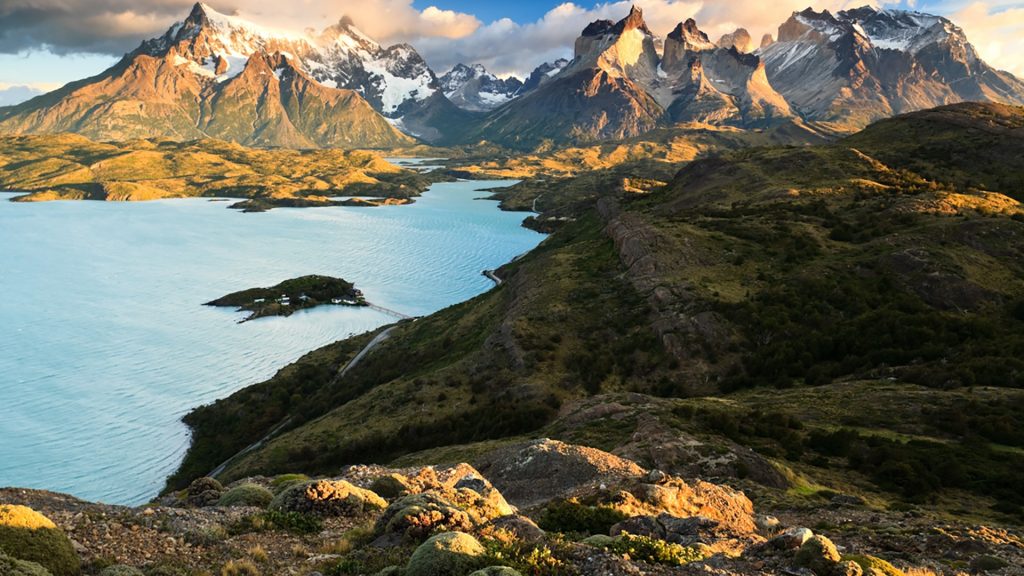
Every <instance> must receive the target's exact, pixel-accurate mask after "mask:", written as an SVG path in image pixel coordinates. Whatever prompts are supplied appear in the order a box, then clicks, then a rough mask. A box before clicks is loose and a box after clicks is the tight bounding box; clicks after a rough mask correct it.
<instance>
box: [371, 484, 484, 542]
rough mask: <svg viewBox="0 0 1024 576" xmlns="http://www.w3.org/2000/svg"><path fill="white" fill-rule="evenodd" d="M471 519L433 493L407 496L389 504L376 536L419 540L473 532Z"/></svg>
mask: <svg viewBox="0 0 1024 576" xmlns="http://www.w3.org/2000/svg"><path fill="white" fill-rule="evenodd" d="M473 527H474V523H473V521H472V519H471V518H470V515H469V514H468V513H467V512H466V511H465V510H463V509H462V508H461V507H459V506H458V505H457V504H455V503H454V502H452V501H450V500H448V499H446V498H444V497H442V496H441V495H439V494H436V493H432V492H424V493H420V494H410V495H408V496H403V497H401V498H399V499H398V500H395V501H394V502H392V503H391V505H390V506H388V507H387V509H386V510H385V511H384V514H382V515H381V516H380V517H379V518H378V519H377V523H376V525H375V531H376V533H377V534H378V535H382V536H384V535H402V536H405V537H407V538H410V539H412V540H422V539H424V538H426V537H428V536H430V535H431V534H435V533H438V532H451V531H455V530H472V529H473Z"/></svg>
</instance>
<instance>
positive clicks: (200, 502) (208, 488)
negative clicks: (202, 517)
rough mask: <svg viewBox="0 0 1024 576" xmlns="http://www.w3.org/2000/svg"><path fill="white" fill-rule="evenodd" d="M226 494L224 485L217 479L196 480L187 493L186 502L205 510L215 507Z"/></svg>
mask: <svg viewBox="0 0 1024 576" xmlns="http://www.w3.org/2000/svg"><path fill="white" fill-rule="evenodd" d="M222 494H224V485H223V484H221V483H220V481H218V480H217V479H216V478H208V477H203V478H196V479H195V480H193V481H192V483H191V484H189V486H188V490H186V491H185V501H186V502H187V503H188V505H189V506H195V507H196V508H203V507H205V506H213V505H214V504H216V503H217V501H218V500H220V497H221V495H222Z"/></svg>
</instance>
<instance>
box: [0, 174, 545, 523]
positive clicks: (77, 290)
mask: <svg viewBox="0 0 1024 576" xmlns="http://www.w3.org/2000/svg"><path fill="white" fill-rule="evenodd" d="M507 184H509V182H507V181H505V182H455V183H444V184H437V185H435V186H434V187H432V188H431V190H429V191H428V192H427V193H425V194H424V195H423V197H421V198H419V199H417V201H416V203H414V204H412V205H409V206H386V207H379V208H343V207H332V208H304V209H276V210H272V211H270V212H266V213H259V214H243V213H240V212H238V211H236V210H231V209H228V208H227V206H228V204H227V203H225V202H212V201H210V200H208V199H187V200H166V201H156V202H140V203H104V202H47V203H38V204H36V203H14V202H8V201H7V200H8V199H9V198H10V197H11V196H12V195H11V194H0V486H19V487H26V488H40V489H47V490H54V491H58V492H67V493H71V494H73V495H75V496H78V497H81V498H85V499H90V500H99V501H103V502H107V503H116V504H140V503H143V502H145V501H148V500H149V499H150V498H152V497H153V496H155V495H156V494H157V492H158V491H159V490H160V489H161V488H162V487H163V483H164V479H165V478H166V477H167V475H168V474H170V473H171V472H173V471H174V469H175V468H176V467H177V465H178V464H179V463H180V461H181V458H182V456H183V455H184V452H185V450H186V449H187V447H188V443H189V434H188V430H187V429H186V427H185V426H184V425H183V424H182V423H181V422H180V419H181V417H182V416H183V415H184V414H185V413H187V412H188V411H189V410H190V409H192V408H194V407H196V406H199V405H202V404H207V403H209V402H212V401H214V400H216V399H218V398H223V397H225V396H227V395H229V394H231V393H232V392H234V391H236V390H238V389H240V388H242V387H245V386H247V385H249V384H253V383H256V382H259V381H262V380H265V379H267V378H269V377H270V376H272V375H273V374H274V373H275V372H276V371H277V370H278V369H280V368H281V367H283V366H285V365H286V364H288V363H289V362H291V361H293V360H295V359H297V358H298V357H299V356H301V355H302V354H303V353H305V352H308V351H310V350H313V349H315V348H318V347H320V346H322V345H325V344H328V343H330V342H333V341H336V340H339V339H341V338H344V337H346V336H349V335H352V334H357V333H362V332H365V331H367V330H371V329H373V328H376V327H378V326H381V325H384V324H389V323H391V322H393V321H394V319H393V318H391V317H389V316H386V315H384V314H381V313H379V312H374V311H372V310H369V309H365V308H346V307H338V306H332V307H323V308H318V309H314V310H309V311H305V312H300V313H297V314H295V315H293V316H291V317H288V318H265V319H260V320H256V321H253V322H247V323H244V324H238V323H237V321H238V320H240V319H241V318H243V317H244V315H243V314H242V313H237V312H234V311H232V310H230V309H221V308H210V307H206V306H202V303H203V302H207V301H209V300H212V299H214V298H217V297H220V296H223V295H225V294H228V293H230V292H234V291H237V290H242V289H245V288H252V287H256V286H271V285H274V284H276V283H278V282H280V281H282V280H286V279H288V278H293V277H296V276H302V275H306V274H325V275H330V276H337V277H341V278H345V279H346V280H349V281H352V282H354V283H355V284H356V286H357V287H358V288H360V289H361V290H363V292H364V293H365V294H366V297H367V299H368V300H370V301H371V302H373V303H375V304H378V305H381V306H384V307H387V308H391V309H394V310H398V311H400V312H402V313H405V314H409V315H413V316H419V315H424V314H429V313H431V312H434V311H436V310H439V309H441V308H444V307H446V306H450V305H452V304H455V303H458V302H462V301H464V300H467V299H469V298H471V297H473V296H475V295H477V294H480V293H482V292H484V291H486V290H489V289H491V288H492V287H493V284H492V283H491V282H490V281H489V280H488V279H487V278H485V277H484V276H483V275H481V271H482V270H485V269H492V268H496V267H498V266H500V265H501V264H503V263H506V262H508V261H510V260H512V259H513V258H514V257H516V256H518V255H520V254H522V253H524V252H527V251H529V250H530V249H532V248H533V247H534V246H536V245H537V244H538V243H539V242H540V241H541V240H542V239H543V236H542V235H540V234H537V233H535V232H532V231H530V230H527V229H525V228H522V227H521V226H520V224H521V222H522V220H523V218H524V216H525V215H524V214H522V213H511V212H502V211H500V210H498V208H497V203H496V202H493V201H484V200H479V198H480V197H482V196H486V195H487V193H485V192H480V191H479V190H480V189H483V188H489V187H495V186H499V185H507Z"/></svg>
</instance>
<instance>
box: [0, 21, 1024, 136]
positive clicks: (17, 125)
mask: <svg viewBox="0 0 1024 576" xmlns="http://www.w3.org/2000/svg"><path fill="white" fill-rule="evenodd" d="M960 101H983V102H1002V103H1010V104H1019V103H1024V82H1021V81H1020V80H1019V79H1017V78H1015V77H1014V76H1012V75H1011V74H1009V73H1007V72H1002V71H999V70H996V69H994V68H992V67H991V66H989V65H987V64H986V63H985V62H984V61H982V60H981V59H980V58H979V56H978V54H977V52H976V50H975V49H974V47H973V46H972V45H971V44H970V43H969V42H968V41H967V38H966V36H965V34H964V32H963V30H962V29H960V28H959V27H957V26H956V25H955V24H953V23H952V22H950V21H949V20H947V19H945V18H942V17H939V16H933V15H928V14H923V13H920V12H912V11H902V10H887V9H886V10H880V9H876V8H871V7H863V8H858V9H855V10H845V11H841V12H838V13H836V14H832V13H830V12H828V11H827V10H826V11H822V12H815V11H814V10H812V9H810V8H808V9H807V10H804V11H802V12H798V13H794V14H793V15H792V16H791V17H790V18H789V19H788V20H787V21H786V22H784V23H783V24H782V25H781V26H780V27H779V29H778V34H777V36H776V37H772V36H770V35H766V36H765V37H764V38H763V39H762V40H761V42H760V43H755V42H754V40H753V39H752V38H751V36H750V34H749V32H747V31H746V30H745V29H742V28H741V29H738V30H736V31H735V32H733V33H731V34H726V35H723V36H722V37H721V38H719V39H718V41H717V42H714V41H712V40H711V39H710V38H709V36H708V35H707V34H706V33H705V32H703V31H702V30H701V29H700V28H699V26H698V24H697V23H696V22H695V21H694V20H692V19H689V20H686V21H685V22H680V23H679V24H678V25H677V26H676V27H675V29H674V30H672V31H671V32H670V33H669V34H668V35H667V37H665V38H658V37H656V36H655V34H653V33H652V32H651V30H650V29H649V28H648V27H647V24H646V23H645V21H644V18H643V13H642V11H641V10H640V9H639V8H635V7H634V8H633V9H632V10H631V11H630V13H629V14H628V15H627V16H626V17H625V18H623V19H622V20H620V21H618V22H613V21H610V20H599V21H595V22H592V23H591V24H590V25H588V26H587V27H586V28H585V29H584V30H583V31H582V33H581V35H580V36H579V38H577V40H576V42H575V46H574V57H573V59H572V60H571V61H566V60H560V61H557V62H552V63H545V64H542V65H541V66H539V67H538V68H537V69H536V70H534V72H533V73H532V74H531V75H530V76H529V77H528V78H527V79H526V80H520V79H518V78H514V77H508V78H498V77H497V76H495V75H493V74H491V73H489V72H488V71H487V70H486V69H485V68H484V67H483V66H481V65H479V64H459V65H457V66H455V67H454V68H453V69H451V70H449V71H448V72H446V73H445V74H443V75H441V76H438V75H437V74H436V73H435V72H434V71H433V70H431V68H430V67H429V66H428V65H427V63H426V61H425V60H424V59H423V58H422V57H421V56H420V55H419V54H418V53H417V52H416V50H415V49H414V48H413V47H412V46H410V45H408V44H398V45H394V46H388V47H385V46H382V45H381V44H379V43H377V42H376V41H374V40H373V39H371V38H369V37H368V36H367V35H365V34H363V33H362V32H361V31H359V30H358V29H357V28H356V27H355V26H354V25H353V24H352V22H351V21H350V20H349V19H346V18H343V19H341V20H340V21H339V22H338V23H337V24H335V25H333V26H330V27H328V28H326V29H325V30H323V31H321V32H319V33H313V32H306V33H302V34H296V33H291V32H285V31H279V30H273V29H268V28H264V27H260V26H257V25H255V24H252V23H250V22H247V21H245V20H242V19H240V18H237V17H232V16H226V15H223V14H220V13H218V12H216V11H215V10H213V9H212V8H210V7H209V6H206V5H204V4H201V3H200V4H196V5H195V7H194V8H193V9H192V12H191V13H190V14H189V15H188V17H187V18H186V19H185V20H183V21H181V22H178V23H176V24H174V25H173V26H172V27H171V28H170V29H169V30H168V31H167V32H166V33H165V34H164V35H162V36H160V37H158V38H153V39H151V40H147V41H145V42H143V43H142V44H141V45H140V46H139V47H138V48H137V49H136V50H134V51H133V52H131V53H129V54H127V55H125V56H124V58H122V60H121V61H120V62H118V63H117V64H116V65H115V66H114V67H112V68H110V69H109V70H107V71H105V72H103V73H101V74H99V75H97V76H95V77H92V78H87V79H84V80H80V81H77V82H73V83H71V84H68V85H67V86H64V87H63V88H61V89H59V90H56V91H54V92H51V93H49V94H45V95H42V96H39V97H36V98H33V99H32V100H29V101H27V102H24V103H22V104H19V105H17V106H13V107H7V108H0V133H8V134H26V133H52V132H74V133H79V134H82V135H85V136H88V137H91V138H96V139H123V138H140V137H142V138H149V137H170V138H175V139H192V138H201V137H215V138H221V139H226V140H233V141H237V142H239V143H242V144H247V145H257V146H283V147H293V148H311V147H340V148H392V147H401V146H407V145H412V144H414V143H415V142H416V141H417V139H418V140H420V141H426V142H428V143H432V144H444V145H452V144H466V143H475V142H479V141H484V140H486V141H493V142H496V143H498V144H502V145H505V146H510V147H516V148H535V147H537V146H540V145H543V144H544V143H545V142H553V143H556V144H564V143H581V142H589V141H596V140H603V139H621V138H630V137H635V136H639V135H642V134H644V133H647V132H649V131H651V130H654V129H656V128H663V127H671V126H674V125H678V124H692V123H701V124H712V125H723V126H735V127H739V128H742V129H765V128H772V127H777V126H796V127H798V128H799V129H800V130H807V131H811V132H817V133H848V132H852V131H855V130H857V129H859V128H862V127H864V126H866V125H867V124H869V123H871V122H872V121H875V120H878V119H881V118H886V117H889V116H892V115H895V114H899V113H903V112H908V111H913V110H918V109H924V108H930V107H934V106H939V105H943V104H949V103H955V102H960Z"/></svg>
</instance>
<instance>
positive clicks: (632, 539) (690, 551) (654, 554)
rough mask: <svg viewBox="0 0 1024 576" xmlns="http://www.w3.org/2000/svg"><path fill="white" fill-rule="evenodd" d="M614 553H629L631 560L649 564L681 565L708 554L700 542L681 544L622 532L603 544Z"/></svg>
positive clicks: (700, 558)
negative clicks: (688, 544) (606, 543)
mask: <svg viewBox="0 0 1024 576" xmlns="http://www.w3.org/2000/svg"><path fill="white" fill-rule="evenodd" d="M604 548H606V549H608V550H609V551H611V552H615V553H616V554H626V555H629V557H630V559H632V560H640V561H643V562H647V563H650V564H665V565H667V566H682V565H683V564H689V563H690V562H697V561H698V560H703V559H704V558H705V557H706V556H708V554H707V553H706V551H705V548H704V547H703V546H701V545H700V544H694V545H692V546H682V545H680V544H673V543H671V542H666V541H664V540H659V539H657V538H651V537H649V536H634V535H632V534H622V535H621V536H619V537H617V538H614V539H613V541H612V542H611V543H610V544H608V545H606V546H604Z"/></svg>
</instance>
